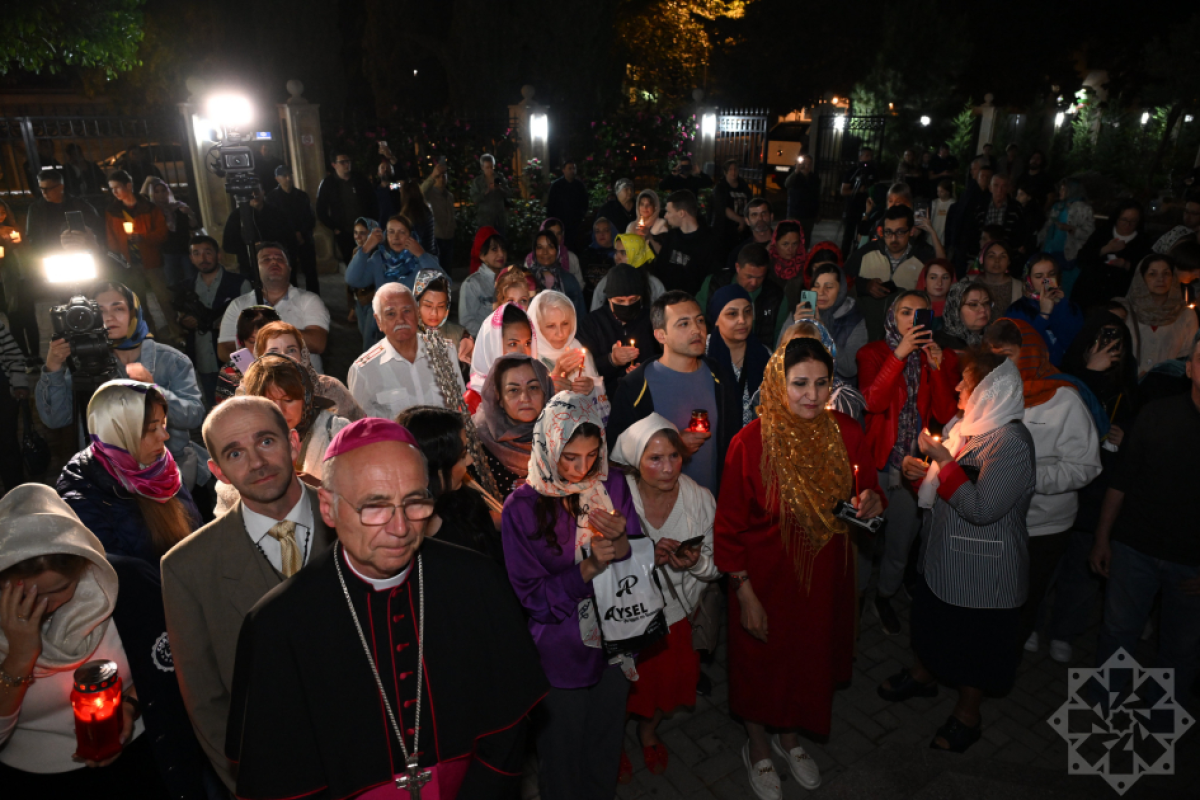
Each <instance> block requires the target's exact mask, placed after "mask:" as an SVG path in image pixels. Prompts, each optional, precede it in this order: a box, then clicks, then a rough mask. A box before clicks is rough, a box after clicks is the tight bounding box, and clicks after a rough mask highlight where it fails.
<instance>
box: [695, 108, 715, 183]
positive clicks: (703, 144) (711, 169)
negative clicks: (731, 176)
mask: <svg viewBox="0 0 1200 800" xmlns="http://www.w3.org/2000/svg"><path fill="white" fill-rule="evenodd" d="M692 100H693V101H694V102H695V105H694V106H693V109H692V113H693V114H695V115H696V123H697V124H698V125H699V126H700V130H698V131H696V133H697V136H696V138H695V142H696V144H695V146H694V147H693V148H692V150H693V152H692V161H693V163H695V164H698V165H700V170H701V171H702V172H706V173H708V174H709V175H716V174H717V164H716V158H717V156H716V153H717V136H716V134H717V109H716V107H714V106H711V105H708V104H706V103H705V102H704V90H703V89H692Z"/></svg>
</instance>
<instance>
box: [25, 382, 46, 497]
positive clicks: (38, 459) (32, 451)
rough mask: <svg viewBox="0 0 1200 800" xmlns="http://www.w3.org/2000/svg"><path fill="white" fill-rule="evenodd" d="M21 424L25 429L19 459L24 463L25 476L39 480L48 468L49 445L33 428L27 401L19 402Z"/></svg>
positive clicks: (31, 415) (31, 413)
mask: <svg viewBox="0 0 1200 800" xmlns="http://www.w3.org/2000/svg"><path fill="white" fill-rule="evenodd" d="M21 424H22V426H23V427H24V428H25V433H24V436H23V437H22V439H21V458H22V459H24V461H25V474H26V475H27V476H28V477H29V478H31V479H36V478H40V477H41V476H42V475H43V474H45V472H46V470H47V469H49V468H50V445H49V444H47V443H46V440H45V439H43V438H42V436H41V434H40V433H38V432H37V430H36V429H35V428H34V427H33V412H32V411H31V410H30V408H29V401H28V400H22V401H21Z"/></svg>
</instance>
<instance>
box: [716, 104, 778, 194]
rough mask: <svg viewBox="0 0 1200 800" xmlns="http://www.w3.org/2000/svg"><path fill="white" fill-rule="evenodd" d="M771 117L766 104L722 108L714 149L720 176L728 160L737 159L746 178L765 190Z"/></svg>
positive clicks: (718, 118)
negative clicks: (742, 107) (764, 106)
mask: <svg viewBox="0 0 1200 800" xmlns="http://www.w3.org/2000/svg"><path fill="white" fill-rule="evenodd" d="M767 118H768V114H767V109H765V108H747V109H726V108H722V109H718V111H717V120H716V123H717V127H716V132H715V148H714V151H713V153H714V155H713V160H714V161H715V162H716V173H717V176H718V177H719V176H720V174H721V171H722V169H723V168H724V164H725V162H727V161H729V160H731V159H732V160H736V161H737V162H738V167H739V174H740V175H741V176H742V178H743V179H744V180H745V181H746V183H748V184H750V185H751V187H752V188H754V189H755V190H756V191H757V193H758V194H762V191H763V179H764V177H765V174H766V173H765V165H766V160H767ZM702 125H703V123H702Z"/></svg>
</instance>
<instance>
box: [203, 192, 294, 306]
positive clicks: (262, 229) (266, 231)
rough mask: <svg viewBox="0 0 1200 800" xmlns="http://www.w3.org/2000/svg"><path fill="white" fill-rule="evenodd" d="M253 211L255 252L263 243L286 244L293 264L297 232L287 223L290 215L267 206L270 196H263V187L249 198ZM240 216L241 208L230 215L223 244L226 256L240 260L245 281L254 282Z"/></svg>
mask: <svg viewBox="0 0 1200 800" xmlns="http://www.w3.org/2000/svg"><path fill="white" fill-rule="evenodd" d="M250 208H252V209H254V228H255V232H256V233H257V237H258V238H256V239H255V240H254V241H253V242H252V244H253V245H254V248H255V252H257V250H258V246H259V245H261V244H262V243H263V242H283V243H286V245H287V248H288V251H287V252H288V258H289V261H290V260H293V253H294V252H295V238H296V231H295V229H294V228H292V224H291V223H290V222H288V218H287V215H286V214H284V213H283V211H281V210H280V209H279V207H278V206H274V205H269V204H268V203H267V196H266V195H265V194H263V190H262V187H261V186H256V187H254V194H253V196H252V197H251V198H250ZM241 215H242V212H241V209H238V208H235V209H234V210H233V211H232V212H230V214H229V219H227V220H225V236H224V240H223V241H222V242H221V244H222V246H224V248H225V252H226V253H230V254H232V255H234V256H236V257H237V262H238V271H240V272H241V273H242V277H244V278H245V279H246V280H248V281H251V282H253V281H254V280H255V278H257V277H258V276H257V275H256V274H255V271H254V268H253V265H252V263H251V261H250V252H249V249H248V248H247V247H246V245H247V242H246V240H245V237H243V236H242V216H241Z"/></svg>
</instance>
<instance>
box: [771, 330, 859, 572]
mask: <svg viewBox="0 0 1200 800" xmlns="http://www.w3.org/2000/svg"><path fill="white" fill-rule="evenodd" d="M793 341H795V340H793ZM788 344H789V345H790V344H791V342H789V343H788ZM787 348H788V345H783V346H781V347H779V348H776V350H775V353H774V355H772V356H771V360H770V361H769V362H768V363H767V370H766V375H765V376H764V378H763V384H762V405H760V406H759V407H758V417H759V419H760V420H761V425H762V444H763V456H762V464H761V470H762V475H763V481H764V484H765V486H766V491H767V502H768V504H769V506H770V507H771V508H775V509H779V510H780V514H781V517H782V518H781V520H780V535H781V538H782V539H783V546H784V549H785V550H786V551H787V553H788V554H789V555H790V556H791V557H792V564H793V567H794V568H795V570H796V576H797V578H799V579H800V582H801V583H802V584H803V585H804V586H805V587H806V588H808V587H810V586H811V584H812V569H813V563H814V562H815V561H816V558H817V555H818V554H819V553H820V552H821V549H822V548H823V547H824V546H825V545H826V544H828V543H829V540H830V539H832V538H833V537H834V536H836V535H839V534H842V535H844V534H846V532H847V526H846V523H844V522H842V521H841V520H839V519H838V518H837V517H835V516H834V515H833V509H834V507H835V506H836V505H837V503H838V501H839V500H848V499H849V498H850V496H851V495H852V494H853V493H854V472H853V470H852V469H851V466H850V456H849V454H847V452H846V445H845V442H843V441H842V435H841V431H840V430H838V426H837V422H836V421H835V420H834V417H833V414H832V413H830V412H829V411H824V412H822V413H821V414H819V415H818V416H817V417H816V418H815V419H811V420H808V419H802V418H801V417H799V416H797V415H795V414H793V413H792V411H791V408H790V407H789V405H788V399H787V375H786V371H785V370H784V360H785V357H786V353H787Z"/></svg>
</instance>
